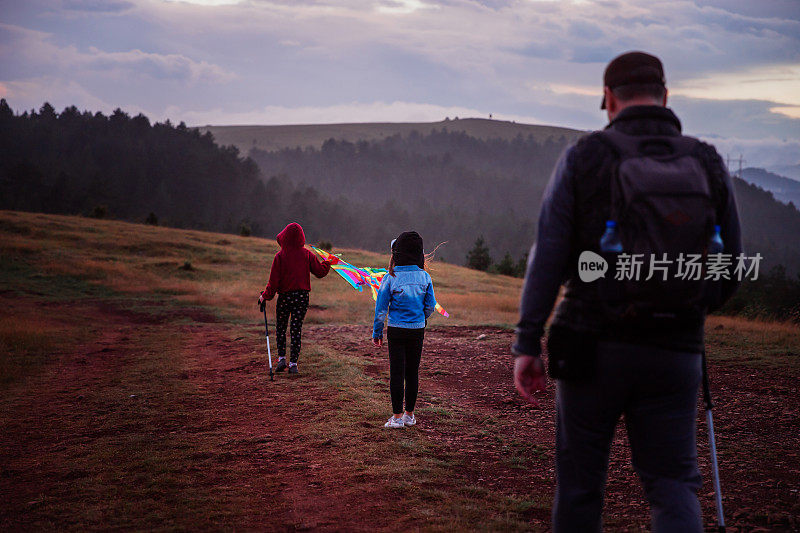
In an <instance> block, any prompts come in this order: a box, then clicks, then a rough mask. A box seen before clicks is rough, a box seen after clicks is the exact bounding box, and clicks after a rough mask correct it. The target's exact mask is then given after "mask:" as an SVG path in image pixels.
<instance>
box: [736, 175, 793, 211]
mask: <svg viewBox="0 0 800 533" xmlns="http://www.w3.org/2000/svg"><path fill="white" fill-rule="evenodd" d="M741 178H742V179H743V180H745V181H746V182H748V183H752V184H753V185H758V186H759V187H761V188H762V189H764V190H765V191H769V192H771V193H772V196H774V197H775V199H776V200H779V201H781V202H783V203H785V204H788V203H789V202H792V203H793V204H794V205H795V206H796V207H800V181H795V180H793V179H789V178H786V177H784V176H781V175H778V174H775V173H773V172H769V171H767V170H764V169H763V168H745V169H743V170H742V176H741Z"/></svg>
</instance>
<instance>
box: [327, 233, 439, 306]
mask: <svg viewBox="0 0 800 533" xmlns="http://www.w3.org/2000/svg"><path fill="white" fill-rule="evenodd" d="M311 249H312V250H314V252H316V254H317V255H318V256H320V257H321V258H322V259H323V260H325V259H331V258H332V257H337V259H339V262H338V263H336V264H335V265H331V268H332V269H333V270H335V271H336V273H337V274H339V275H340V276H342V277H343V278H344V280H345V281H346V282H347V283H349V284H350V285H351V286H352V287H353V288H354V289H356V290H358V291H363V290H364V289H363V287H364V285H366V286H368V287H369V288H370V289H371V290H372V299H373V300H377V299H378V289H380V287H381V280H383V276H385V275H386V273H387V272H388V270H386V269H385V268H371V267H361V268H359V267H354V266H353V265H351V264H350V263H348V262H347V261H344V260H342V258H341V257H338V256H334V255H333V254H331V253H328V252H326V251H325V250H320V249H319V248H317V247H316V246H311ZM436 312H437V313H439V314H440V315H442V316H445V317H449V316H450V314H449V313H448V312H447V311H445V310H444V308H443V307H442V306H441V305H439V304H438V303H437V304H436Z"/></svg>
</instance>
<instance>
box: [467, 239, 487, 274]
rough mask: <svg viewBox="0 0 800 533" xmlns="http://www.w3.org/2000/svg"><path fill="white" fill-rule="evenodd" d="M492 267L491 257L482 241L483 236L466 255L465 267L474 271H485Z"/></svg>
mask: <svg viewBox="0 0 800 533" xmlns="http://www.w3.org/2000/svg"><path fill="white" fill-rule="evenodd" d="M491 265H492V256H491V255H489V248H488V247H487V246H486V242H485V241H484V239H483V235H481V236H480V237H478V240H476V241H475V246H474V247H473V248H472V250H470V251H469V252H468V253H467V266H468V267H469V268H474V269H475V270H482V271H484V272H485V271H487V270H489V267H490V266H491Z"/></svg>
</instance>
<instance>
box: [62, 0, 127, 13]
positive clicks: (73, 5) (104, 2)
mask: <svg viewBox="0 0 800 533" xmlns="http://www.w3.org/2000/svg"><path fill="white" fill-rule="evenodd" d="M133 6H134V4H133V2H129V1H128V0H63V1H62V3H61V8H62V9H65V10H68V11H90V12H95V13H121V12H123V11H127V10H129V9H131V8H132V7H133Z"/></svg>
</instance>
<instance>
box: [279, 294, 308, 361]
mask: <svg viewBox="0 0 800 533" xmlns="http://www.w3.org/2000/svg"><path fill="white" fill-rule="evenodd" d="M306 311H308V291H304V290H296V291H289V292H282V293H279V294H278V304H277V305H276V306H275V337H276V338H277V341H278V357H286V326H287V325H289V336H290V337H291V339H292V355H291V356H290V357H289V361H291V362H292V363H296V362H297V359H298V357H300V336H301V335H302V333H303V319H305V317H306ZM290 316H291V325H290V324H289V317H290Z"/></svg>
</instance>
